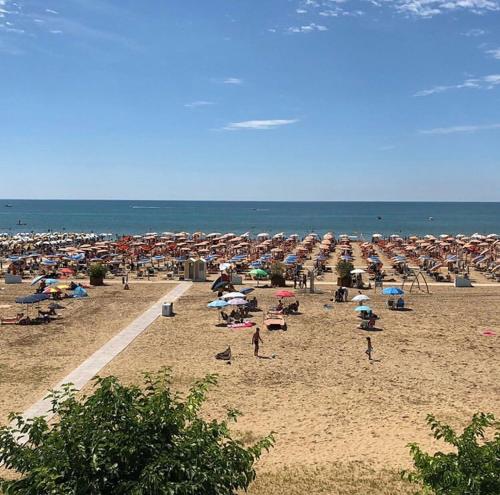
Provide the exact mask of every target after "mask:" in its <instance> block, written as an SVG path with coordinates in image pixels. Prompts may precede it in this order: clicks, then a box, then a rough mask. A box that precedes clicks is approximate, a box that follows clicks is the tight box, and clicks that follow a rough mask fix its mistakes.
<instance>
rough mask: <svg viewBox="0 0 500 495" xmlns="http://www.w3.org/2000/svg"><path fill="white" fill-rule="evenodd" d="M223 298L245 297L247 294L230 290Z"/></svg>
mask: <svg viewBox="0 0 500 495" xmlns="http://www.w3.org/2000/svg"><path fill="white" fill-rule="evenodd" d="M222 298H223V299H244V298H245V294H242V293H241V292H228V293H227V294H224V295H223V296H222Z"/></svg>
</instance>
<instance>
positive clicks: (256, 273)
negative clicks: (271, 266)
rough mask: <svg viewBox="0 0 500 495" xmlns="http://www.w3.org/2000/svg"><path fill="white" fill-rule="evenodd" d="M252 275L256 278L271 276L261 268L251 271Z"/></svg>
mask: <svg viewBox="0 0 500 495" xmlns="http://www.w3.org/2000/svg"><path fill="white" fill-rule="evenodd" d="M250 275H251V276H252V277H255V278H266V277H268V276H269V274H268V273H267V272H266V271H265V270H262V269H260V268H255V269H254V270H250Z"/></svg>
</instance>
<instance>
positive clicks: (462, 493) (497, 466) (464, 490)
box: [403, 413, 500, 495]
mask: <svg viewBox="0 0 500 495" xmlns="http://www.w3.org/2000/svg"><path fill="white" fill-rule="evenodd" d="M427 423H428V424H429V426H430V428H431V430H432V432H433V435H434V438H436V439H438V440H439V439H443V440H444V441H445V442H446V443H448V444H450V445H451V446H453V447H454V449H455V452H450V453H447V454H445V453H443V452H437V453H435V454H434V455H430V454H427V453H425V452H423V451H422V450H421V449H420V447H419V446H418V445H417V444H415V443H413V444H410V446H409V447H410V451H411V454H412V456H413V462H414V465H415V469H416V470H415V471H414V472H410V473H408V472H404V473H403V477H404V478H406V479H407V480H409V481H413V482H416V483H421V484H422V485H423V486H424V487H425V488H426V489H427V490H428V491H429V492H430V493H435V494H437V495H498V494H500V427H499V423H498V422H496V421H495V418H494V416H493V415H491V414H484V413H479V414H475V415H474V416H473V417H472V421H471V423H470V424H469V425H468V426H467V427H466V428H465V429H464V431H463V433H462V434H461V435H457V433H455V431H454V430H453V429H452V428H451V427H450V426H448V425H446V424H443V423H441V422H439V421H438V420H437V419H436V418H435V417H434V416H432V415H429V416H427ZM487 428H493V429H494V430H495V433H494V434H493V435H492V437H493V438H492V439H491V440H489V441H487V440H485V431H486V429H487Z"/></svg>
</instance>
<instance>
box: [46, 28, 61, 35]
mask: <svg viewBox="0 0 500 495" xmlns="http://www.w3.org/2000/svg"><path fill="white" fill-rule="evenodd" d="M49 33H50V34H63V32H62V31H61V30H60V29H51V30H50V31H49Z"/></svg>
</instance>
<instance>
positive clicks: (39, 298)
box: [16, 294, 49, 304]
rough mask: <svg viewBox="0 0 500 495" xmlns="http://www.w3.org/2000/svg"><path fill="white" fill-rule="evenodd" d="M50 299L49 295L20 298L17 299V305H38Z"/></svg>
mask: <svg viewBox="0 0 500 495" xmlns="http://www.w3.org/2000/svg"><path fill="white" fill-rule="evenodd" d="M46 299H49V296H48V295H47V294H30V295H29V296H23V297H18V298H17V299H16V303H17V304H36V303H39V302H41V301H45V300H46Z"/></svg>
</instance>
